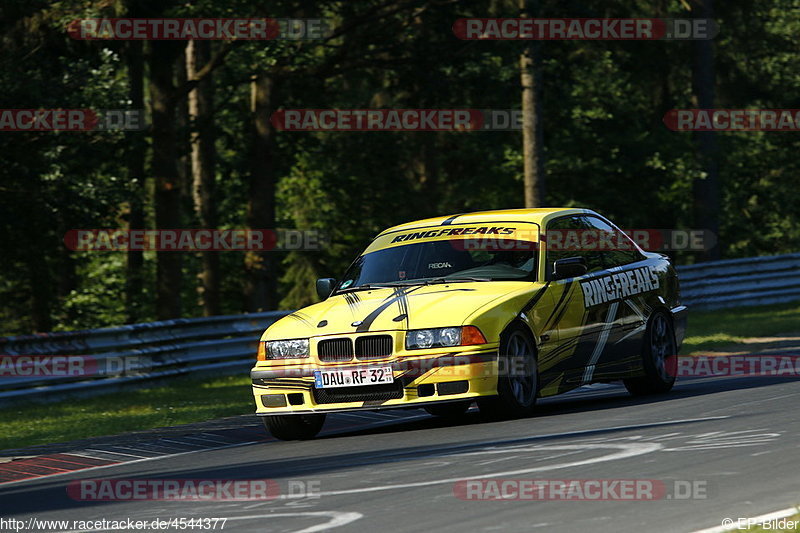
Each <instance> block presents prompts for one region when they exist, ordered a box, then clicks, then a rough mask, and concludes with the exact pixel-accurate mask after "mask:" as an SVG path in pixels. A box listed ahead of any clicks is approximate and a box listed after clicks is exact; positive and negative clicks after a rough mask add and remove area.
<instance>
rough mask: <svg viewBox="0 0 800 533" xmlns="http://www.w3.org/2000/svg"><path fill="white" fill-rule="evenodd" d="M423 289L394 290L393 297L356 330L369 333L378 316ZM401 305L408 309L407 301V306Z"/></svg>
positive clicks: (367, 317) (385, 301)
mask: <svg viewBox="0 0 800 533" xmlns="http://www.w3.org/2000/svg"><path fill="white" fill-rule="evenodd" d="M422 287H424V285H420V286H418V287H409V288H405V287H403V288H401V289H397V288H396V289H394V292H393V293H392V295H391V296H389V297H388V298H386V299H385V300H384V301H383V303H381V305H379V306H378V307H377V308H376V309H375V310H374V311H372V312H371V313H370V314H368V315H367V316H366V317H365V318H364V320H362V321H361V324H359V326H358V327H357V328H356V333H364V332H365V331H369V328H370V326H371V325H372V323H373V322H375V319H376V318H378V316H379V315H380V314H381V313H383V312H384V311H386V309H388V308H389V307H391V306H392V305H393V304H394V303H395V302H398V301H399V300H404V301H405V298H406V295H407V294H409V293H411V292H414V291H416V290H418V289H420V288H422ZM401 305H405V308H406V309H408V302H407V301H406V302H405V304H402V303H401Z"/></svg>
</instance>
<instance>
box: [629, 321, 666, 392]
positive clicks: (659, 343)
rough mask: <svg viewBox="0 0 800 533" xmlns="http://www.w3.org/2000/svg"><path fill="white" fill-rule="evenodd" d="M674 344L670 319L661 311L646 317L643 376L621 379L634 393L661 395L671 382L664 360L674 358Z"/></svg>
mask: <svg viewBox="0 0 800 533" xmlns="http://www.w3.org/2000/svg"><path fill="white" fill-rule="evenodd" d="M677 355H678V354H677V343H676V342H675V330H674V328H673V327H672V321H671V320H670V319H669V317H668V316H667V315H666V314H665V313H664V312H663V311H656V312H655V313H653V314H652V315H651V316H650V319H649V320H648V323H647V329H646V330H645V335H644V340H643V341H642V367H643V369H644V374H645V375H644V376H642V377H637V378H628V379H624V380H622V382H623V383H624V384H625V388H626V389H628V392H630V393H631V394H633V395H634V396H644V395H648V394H663V393H665V392H669V391H670V390H671V389H672V386H673V385H674V384H675V376H674V375H670V372H669V371H668V362H667V359H668V358H670V357H676V356H677Z"/></svg>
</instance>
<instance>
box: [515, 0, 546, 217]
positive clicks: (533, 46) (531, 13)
mask: <svg viewBox="0 0 800 533" xmlns="http://www.w3.org/2000/svg"><path fill="white" fill-rule="evenodd" d="M519 7H520V17H521V18H531V17H536V16H537V14H538V11H539V9H538V1H536V0H519ZM540 65H541V61H540V45H539V43H538V42H537V41H525V46H524V48H523V51H522V54H521V55H520V58H519V67H520V84H521V85H522V156H523V168H524V172H525V182H524V183H525V185H524V188H525V207H541V206H542V205H544V196H545V175H544V157H543V154H542V150H543V148H544V146H543V142H542V141H543V135H542V121H541V96H540V94H541V88H540V83H539V80H538V76H537V72H536V70H537V69H538V68H539V67H540Z"/></svg>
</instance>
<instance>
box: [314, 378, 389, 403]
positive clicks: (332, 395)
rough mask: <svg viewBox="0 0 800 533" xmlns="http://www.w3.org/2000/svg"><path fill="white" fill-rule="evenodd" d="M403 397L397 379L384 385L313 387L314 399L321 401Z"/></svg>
mask: <svg viewBox="0 0 800 533" xmlns="http://www.w3.org/2000/svg"><path fill="white" fill-rule="evenodd" d="M402 397H403V384H402V383H400V382H399V381H396V382H394V383H389V384H386V385H364V386H363V387H339V388H334V389H314V401H315V402H317V403H318V404H322V403H339V402H376V401H386V400H397V399H400V398H402Z"/></svg>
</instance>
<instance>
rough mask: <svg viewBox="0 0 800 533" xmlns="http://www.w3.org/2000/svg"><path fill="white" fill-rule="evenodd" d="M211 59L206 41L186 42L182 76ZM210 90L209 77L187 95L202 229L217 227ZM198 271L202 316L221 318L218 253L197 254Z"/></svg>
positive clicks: (194, 194)
mask: <svg viewBox="0 0 800 533" xmlns="http://www.w3.org/2000/svg"><path fill="white" fill-rule="evenodd" d="M210 59H211V43H210V42H209V41H194V40H192V41H189V43H188V44H187V46H186V73H187V77H188V78H189V79H190V80H192V79H194V78H195V75H196V73H197V70H199V69H200V68H202V67H203V65H205V64H206V63H208V61H209V60H210ZM213 96H214V86H213V81H212V78H211V75H208V76H206V77H205V78H204V79H203V81H201V82H200V83H199V84H198V85H197V88H196V89H194V90H192V91H191V92H190V93H189V121H190V123H191V136H190V143H191V147H192V157H191V160H192V200H193V203H194V210H195V212H196V214H197V218H198V220H199V221H200V226H201V227H202V228H208V229H213V228H216V226H217V208H216V205H215V203H214V174H215V166H214V160H215V152H214V115H213V113H214V103H213ZM200 260H201V263H202V265H201V271H200V274H199V275H198V278H199V281H200V285H199V286H198V288H197V292H198V295H199V297H200V305H201V306H202V307H203V315H204V316H213V315H219V314H221V310H220V295H219V281H220V280H219V252H215V251H203V252H200Z"/></svg>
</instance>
